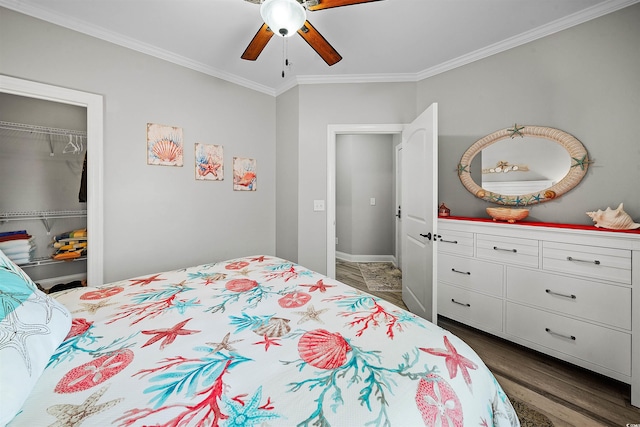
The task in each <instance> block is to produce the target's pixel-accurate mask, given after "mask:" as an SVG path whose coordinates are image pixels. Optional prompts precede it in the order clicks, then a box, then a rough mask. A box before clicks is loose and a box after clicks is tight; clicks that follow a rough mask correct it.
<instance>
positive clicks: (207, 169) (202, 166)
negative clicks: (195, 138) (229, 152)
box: [195, 143, 224, 181]
mask: <svg viewBox="0 0 640 427" xmlns="http://www.w3.org/2000/svg"><path fill="white" fill-rule="evenodd" d="M223 152H224V151H223V147H222V145H212V144H201V143H196V145H195V154H196V180H198V181H222V180H223V179H224V154H223Z"/></svg>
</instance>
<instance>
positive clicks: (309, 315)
mask: <svg viewBox="0 0 640 427" xmlns="http://www.w3.org/2000/svg"><path fill="white" fill-rule="evenodd" d="M325 311H329V309H328V308H323V309H322V310H316V309H315V308H313V305H309V306H308V307H307V311H294V313H295V314H300V315H301V316H302V318H301V319H300V320H298V325H299V324H301V323H304V322H306V321H307V320H315V321H316V322H319V323H323V324H324V322H323V321H322V319H321V318H320V315H321V314H322V313H324V312H325Z"/></svg>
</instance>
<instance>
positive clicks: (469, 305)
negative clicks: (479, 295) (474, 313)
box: [451, 298, 471, 307]
mask: <svg viewBox="0 0 640 427" xmlns="http://www.w3.org/2000/svg"><path fill="white" fill-rule="evenodd" d="M451 302H452V303H454V304H458V305H464V306H465V307H471V304H467V303H464V302H458V301H456V300H455V299H453V298H451Z"/></svg>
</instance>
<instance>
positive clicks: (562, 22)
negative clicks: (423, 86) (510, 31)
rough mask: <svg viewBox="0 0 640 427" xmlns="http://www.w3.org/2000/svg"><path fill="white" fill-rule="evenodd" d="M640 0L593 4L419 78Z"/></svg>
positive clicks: (560, 29)
mask: <svg viewBox="0 0 640 427" xmlns="http://www.w3.org/2000/svg"><path fill="white" fill-rule="evenodd" d="M639 1H640V0H609V1H606V2H603V3H600V4H597V5H595V6H591V7H589V8H587V9H584V10H582V11H580V12H576V13H574V14H571V15H568V16H565V17H564V18H561V19H557V20H555V21H552V22H549V23H548V24H545V25H542V26H540V27H537V28H535V29H533V30H530V31H527V32H525V33H522V34H519V35H517V36H514V37H510V38H508V39H505V40H502V41H500V42H498V43H494V44H492V45H489V46H487V47H484V48H482V49H478V50H476V51H474V52H471V53H469V54H466V55H462V56H459V57H458V58H454V59H452V60H450V61H446V62H443V63H441V64H438V65H436V66H434V67H431V68H428V69H426V70H423V71H421V72H419V73H418V74H417V77H418V80H424V79H426V78H429V77H433V76H435V75H437V74H441V73H444V72H445V71H450V70H453V69H454V68H458V67H461V66H463V65H467V64H470V63H472V62H475V61H478V60H480V59H484V58H488V57H490V56H492V55H495V54H498V53H501V52H504V51H506V50H509V49H513V48H515V47H518V46H522V45H524V44H526V43H529V42H532V41H535V40H538V39H541V38H543V37H546V36H550V35H552V34H555V33H557V32H559V31H562V30H566V29H568V28H571V27H574V26H576V25H579V24H582V23H585V22H587V21H590V20H592V19H596V18H599V17H601V16H604V15H607V14H609V13H612V12H615V11H617V10H620V9H624V8H625V7H627V6H631V5H633V4H635V3H638V2H639Z"/></svg>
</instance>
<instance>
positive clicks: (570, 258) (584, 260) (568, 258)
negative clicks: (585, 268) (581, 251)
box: [567, 256, 600, 265]
mask: <svg viewBox="0 0 640 427" xmlns="http://www.w3.org/2000/svg"><path fill="white" fill-rule="evenodd" d="M567 261H575V262H587V263H589V264H595V265H600V261H598V260H597V259H596V260H594V261H590V260H587V259H578V258H573V257H570V256H568V257H567Z"/></svg>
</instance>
